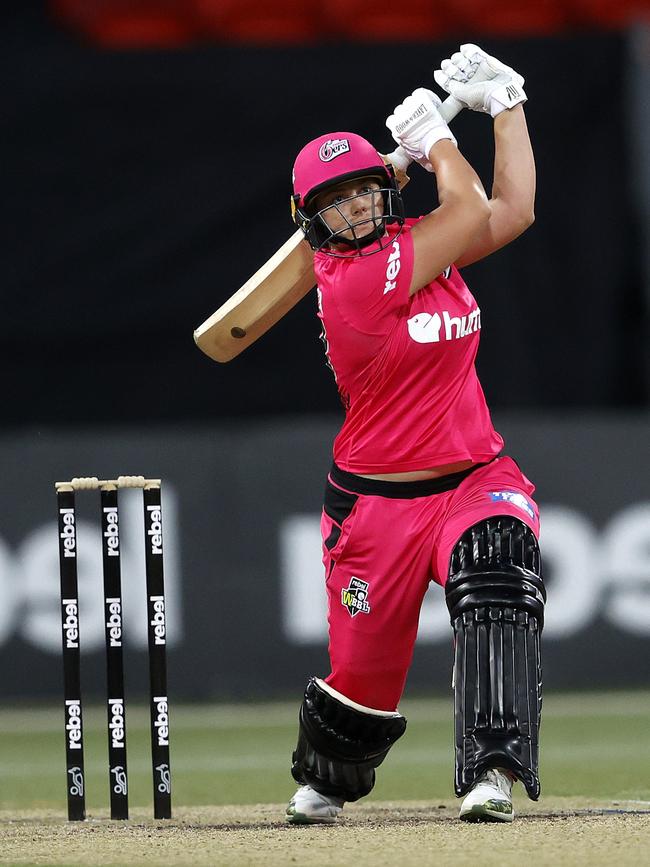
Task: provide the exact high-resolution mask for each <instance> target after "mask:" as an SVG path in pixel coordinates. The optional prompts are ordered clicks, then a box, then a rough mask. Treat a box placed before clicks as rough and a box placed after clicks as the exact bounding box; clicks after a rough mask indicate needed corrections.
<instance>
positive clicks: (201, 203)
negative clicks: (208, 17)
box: [0, 0, 650, 700]
mask: <svg viewBox="0 0 650 867" xmlns="http://www.w3.org/2000/svg"><path fill="white" fill-rule="evenodd" d="M72 2H73V0H65V2H64V0H57V3H56V4H55V5H58V6H65V5H66V3H72ZM109 2H110V0H93V2H92V3H91V2H90V0H89V2H88V3H87V4H80V5H79V4H78V5H79V8H81V9H89V10H90V9H94V8H96V7H97V6H101V5H102V3H104V4H107V3H109ZM116 2H117V0H116ZM147 2H148V3H149V5H151V3H153V2H154V0H147ZM287 2H288V0H285V2H283V4H278V5H285V6H286V3H287ZM188 3H189V0H188ZM377 4H378V6H380V5H381V3H379V0H377ZM122 5H123V8H126V7H127V6H128V4H126V3H123V4H122ZM145 5H146V4H145ZM167 5H169V6H171V5H173V0H168V4H167ZM186 5H187V4H186ZM324 5H325V6H327V2H325V4H324ZM357 5H358V4H357ZM496 5H497V6H499V8H500V9H502V7H503V6H504V5H506V6H507V3H506V2H505V0H504V2H502V3H500V4H496ZM421 6H422V4H419V6H418V8H421ZM547 6H548V7H549V8H550V7H551V6H552V4H551V3H549V4H547ZM4 8H5V17H4V20H3V21H2V22H1V23H2V26H1V28H0V70H1V73H2V77H1V80H2V83H3V84H2V96H1V104H2V109H3V111H2V114H3V134H2V136H1V137H0V171H1V172H2V197H1V199H0V201H1V202H2V211H1V212H0V213H1V216H0V221H1V229H2V231H1V232H0V238H1V239H2V241H1V243H2V248H1V254H2V255H1V260H0V261H1V262H2V277H3V279H2V290H1V296H0V297H1V299H2V305H1V307H0V366H1V369H2V372H3V383H4V386H5V387H4V393H3V397H4V400H3V402H2V416H1V417H2V420H3V425H2V429H1V430H0V478H1V479H2V482H3V495H2V497H0V663H1V665H2V670H3V672H4V676H3V678H2V679H1V682H0V692H1V694H2V695H4V696H6V697H8V698H11V699H12V700H14V699H15V698H16V697H21V698H26V699H29V698H31V697H43V696H45V695H49V696H54V695H56V694H58V692H59V690H60V671H59V669H60V663H59V658H58V656H59V654H58V650H57V649H56V647H54V648H53V649H52V648H51V649H50V650H49V651H48V652H46V651H44V650H43V647H42V642H40V643H39V640H38V639H39V633H38V629H39V624H40V625H43V626H44V625H45V624H48V628H50V630H51V629H52V628H54V630H55V631H54V633H53V634H54V635H55V638H56V630H57V629H58V628H59V627H60V624H59V621H58V609H57V607H56V606H57V593H58V590H57V584H58V575H57V562H56V556H57V555H56V520H55V517H56V513H55V498H54V490H53V482H54V481H55V480H56V479H57V478H70V477H72V476H73V475H91V474H98V475H99V476H104V477H114V476H116V475H118V474H121V473H145V474H148V475H151V476H158V475H161V476H162V477H163V479H164V485H163V490H172V491H174V492H175V493H176V495H177V498H178V516H177V517H178V525H177V526H176V527H175V532H176V534H177V537H178V545H179V547H178V550H177V551H176V553H175V556H176V558H177V559H178V569H177V570H176V579H177V581H178V587H179V588H180V590H179V600H178V601H179V603H180V604H179V610H178V611H177V612H176V616H177V619H178V620H179V621H180V624H181V627H182V628H181V633H180V637H179V640H178V642H177V643H176V644H175V645H174V646H171V647H170V692H171V694H172V695H173V696H174V697H179V698H180V697H185V698H196V699H199V698H215V697H216V698H222V697H236V698H243V697H251V698H254V697H258V696H259V697H261V696H273V695H286V694H288V693H289V692H291V693H292V694H298V692H299V690H300V689H301V687H302V684H303V683H304V682H305V679H306V677H307V676H308V675H310V674H313V673H315V672H316V673H318V672H320V673H324V671H325V669H326V645H325V642H324V641H323V640H322V639H320V640H314V641H313V642H310V643H307V644H304V645H296V643H295V642H293V643H292V641H291V636H290V634H289V631H288V630H287V627H286V623H284V622H283V620H282V605H283V601H282V600H283V597H282V594H283V588H284V586H285V585H284V584H283V580H284V579H283V571H282V569H283V567H282V563H281V559H282V558H281V545H280V537H281V528H282V522H283V521H285V520H286V519H287V518H291V517H292V516H294V515H296V514H298V515H301V514H306V515H310V516H311V517H312V518H314V519H315V520H317V516H318V509H319V504H320V498H321V492H322V482H323V477H324V474H325V471H326V468H327V466H328V464H329V461H330V444H331V439H332V436H333V434H334V432H335V431H336V429H337V426H338V425H339V423H340V419H341V411H340V408H339V405H338V397H337V394H336V388H335V385H334V382H333V380H332V378H331V374H330V372H329V371H328V369H327V368H326V367H325V364H324V363H323V362H324V359H323V355H322V345H321V343H320V341H319V340H318V334H319V331H320V328H319V325H318V321H317V319H316V316H315V298H314V297H313V296H310V297H308V298H306V299H305V300H303V301H302V302H301V303H300V304H299V305H298V306H297V307H296V308H295V309H294V310H293V311H292V312H291V313H290V314H289V315H288V316H287V317H286V318H285V319H284V320H283V321H281V322H280V323H279V324H278V325H277V326H276V327H275V328H274V329H272V331H271V332H270V333H269V334H267V335H265V336H264V337H263V338H262V339H260V341H259V342H258V343H257V344H255V345H254V346H252V347H251V348H250V349H249V350H247V351H246V352H245V353H244V354H243V355H242V356H240V357H239V358H238V359H236V360H235V361H233V362H231V363H230V364H227V365H218V364H216V363H214V362H212V361H210V360H209V359H208V358H206V357H205V356H203V355H202V354H201V353H200V352H199V351H198V350H197V349H196V348H195V346H194V344H193V340H192V332H193V329H194V328H195V327H196V326H197V325H199V324H200V322H201V321H203V320H204V319H205V318H206V317H207V316H208V315H210V314H211V313H212V312H213V311H214V310H215V309H216V308H217V307H218V306H219V305H220V304H221V303H222V302H223V301H224V300H225V299H226V298H227V297H229V296H230V295H231V294H232V293H233V292H234V291H235V290H236V289H237V288H238V287H239V286H240V285H241V284H242V283H243V282H244V281H245V280H246V279H247V278H248V277H249V276H250V275H251V274H252V273H253V272H254V271H255V270H256V269H257V268H258V267H259V266H260V265H261V264H262V263H263V262H264V261H265V260H266V259H267V258H268V257H269V256H270V255H271V254H272V253H273V252H274V251H275V250H276V249H277V248H278V247H279V246H280V244H282V243H283V242H284V241H285V240H286V238H287V237H288V236H289V235H290V234H291V233H292V232H293V230H294V227H293V225H292V223H291V220H290V216H289V194H290V176H291V167H292V162H293V159H294V157H295V154H296V153H297V151H298V150H299V149H300V147H301V146H302V145H303V144H304V143H305V142H306V141H307V140H309V139H310V138H312V137H314V136H315V135H318V134H321V133H323V132H326V131H332V132H333V131H340V130H346V129H347V130H352V131H356V132H358V133H361V134H362V135H365V136H367V137H368V138H370V139H371V140H372V141H373V143H375V144H376V145H377V147H378V148H379V149H380V150H383V151H388V150H391V149H392V143H391V141H390V137H389V135H388V132H387V130H386V128H385V126H384V118H385V117H386V115H387V114H388V113H389V112H390V111H392V108H393V106H394V105H395V104H397V103H398V102H399V101H401V100H402V99H403V98H404V96H405V95H407V94H408V93H409V92H411V91H412V90H413V89H414V88H415V87H417V86H421V85H423V84H424V85H426V84H430V85H431V83H432V75H431V73H432V70H433V69H434V68H435V67H436V66H437V65H438V63H439V62H440V60H441V59H442V58H443V57H445V56H448V55H449V54H450V53H452V52H453V51H454V50H456V48H457V46H458V44H459V42H461V41H476V42H478V43H479V44H480V45H482V46H483V47H484V48H486V49H487V50H489V51H490V52H492V53H494V54H496V55H497V56H498V57H500V58H502V59H503V60H504V61H505V62H507V63H510V64H512V65H513V66H514V67H515V68H517V69H519V70H521V72H522V73H523V74H524V75H525V76H526V90H527V92H528V95H529V102H528V103H527V105H526V114H527V117H528V121H529V125H530V129H531V135H532V139H533V143H534V148H535V153H536V158H537V166H538V182H539V183H538V196H537V221H536V223H535V225H534V226H533V227H532V228H531V229H530V230H529V231H528V232H527V233H526V234H525V235H524V236H523V237H522V238H520V239H518V240H517V241H516V242H514V243H513V244H511V245H510V246H508V248H507V249H506V250H503V251H501V252H499V253H496V254H495V255H493V256H491V257H490V258H489V259H488V260H486V261H485V262H482V263H479V264H476V265H474V266H472V267H470V268H468V269H466V271H465V277H466V279H467V281H468V283H469V285H470V287H471V288H472V290H473V291H474V293H475V295H476V297H477V299H478V302H479V304H480V306H481V310H482V317H481V319H482V341H481V350H480V354H479V368H480V375H481V378H482V382H483V384H484V387H485V390H486V393H487V396H488V400H489V402H490V405H491V406H492V408H493V409H494V411H495V422H496V426H497V428H498V429H499V430H501V431H502V432H503V433H504V435H505V436H506V441H507V444H508V450H509V452H510V453H511V454H513V455H514V456H515V457H516V458H517V459H518V460H519V461H520V462H521V464H522V467H523V468H524V471H525V472H526V473H527V474H528V475H529V476H530V477H531V478H532V479H533V480H534V481H535V483H536V484H537V486H538V493H537V497H538V500H539V503H540V505H541V512H542V534H544V532H545V530H544V527H545V515H546V516H547V518H546V526H547V527H548V531H547V538H546V541H545V540H544V536H543V535H542V545H543V548H544V546H545V550H546V552H547V553H546V555H545V556H546V560H545V572H546V578H547V581H548V585H549V607H548V612H549V618H548V622H547V629H546V632H545V642H546V650H545V659H546V663H545V664H546V669H545V679H546V684H547V685H548V686H549V688H551V689H560V688H567V689H568V688H578V687H590V688H591V687H593V688H595V687H608V688H611V687H615V686H632V685H647V656H648V654H647V648H648V636H649V635H650V606H649V605H648V602H647V600H648V599H649V598H650V595H649V594H650V542H649V541H648V540H650V497H649V496H648V490H649V489H650V461H649V460H648V458H649V449H648V444H649V443H650V413H649V412H648V407H649V406H650V385H649V382H650V380H649V374H650V362H649V357H650V356H649V353H648V345H649V342H648V336H649V334H650V332H649V330H648V309H649V306H648V298H650V292H649V291H648V273H647V268H648V264H649V263H650V259H648V256H647V251H646V249H645V248H646V246H647V240H649V239H650V231H649V229H648V221H650V167H649V163H650V157H649V155H648V154H649V147H648V141H649V140H650V129H649V128H648V121H647V118H648V117H650V115H649V114H648V111H647V100H648V96H647V94H648V92H650V85H648V84H647V83H645V82H647V81H648V62H649V57H650V48H649V47H648V46H650V37H648V32H649V31H643V29H642V28H640V27H633V28H628V29H621V28H618V29H615V28H609V29H604V28H601V29H598V28H596V27H589V28H575V27H574V28H568V29H563V30H557V31H556V32H554V34H550V33H545V34H544V35H539V34H538V35H535V33H534V32H533V31H532V30H525V29H524V32H519V33H517V34H516V35H514V34H510V35H508V36H505V35H504V34H503V32H501V33H497V32H495V31H494V30H490V31H489V32H487V33H486V32H482V31H481V30H480V29H478V28H477V29H476V30H473V29H472V26H471V22H469V21H467V22H466V23H465V26H464V28H463V30H462V32H459V33H454V34H447V35H444V36H443V35H441V36H440V37H439V38H435V39H434V38H420V39H418V40H417V41H409V42H407V41H402V42H396V41H391V42H386V41H374V42H369V41H367V40H364V41H355V40H354V39H352V38H346V39H343V38H341V37H340V34H339V36H336V35H333V34H331V33H330V34H329V35H328V37H327V38H323V39H313V40H311V41H310V42H309V43H307V44H299V43H295V42H294V43H292V44H288V43H282V42H278V43H276V44H274V45H268V44H266V45H262V44H260V43H259V41H258V42H255V43H250V42H249V43H246V42H244V41H242V40H238V41H235V40H229V39H225V38H222V39H212V40H210V39H203V40H201V39H189V40H188V41H186V42H183V43H182V44H178V45H174V46H171V45H170V46H167V47H161V46H160V45H153V44H147V45H138V46H134V45H129V46H128V47H125V46H124V45H123V44H121V43H120V39H118V38H117V37H114V42H115V41H116V42H117V43H120V44H114V42H111V44H110V45H106V44H97V43H96V41H95V43H93V42H92V41H91V40H90V39H89V38H87V36H84V35H83V33H82V32H81V31H80V30H78V29H77V30H75V28H73V27H71V26H70V27H67V26H64V25H63V23H61V21H59V22H58V23H56V22H55V20H54V18H53V17H52V16H51V14H50V13H49V12H48V11H47V9H46V6H45V3H43V2H37V0H26V2H22V3H20V2H17V0H16V2H14V3H8V4H5V7H4ZM233 8H234V7H233ZM300 8H301V9H307V6H306V4H304V3H303V4H301V7H300ZM309 8H311V7H309ZM436 8H437V7H436ZM531 8H532V7H531ZM535 8H538V7H537V6H535ZM540 8H541V7H540ZM544 8H546V6H545V7H544ZM603 8H604V6H603ZM501 20H503V19H501ZM484 23H485V22H484ZM120 32H122V31H120ZM644 33H645V36H644ZM120 38H122V37H120ZM644 76H645V78H644ZM644 124H645V126H644ZM453 126H454V131H455V133H456V135H457V137H458V139H459V142H460V146H461V148H462V149H463V151H464V152H465V153H466V155H467V156H468V158H469V159H470V161H471V162H472V163H473V164H474V165H475V166H476V167H477V169H478V170H479V172H480V174H481V176H482V177H483V179H484V181H485V183H486V185H487V186H488V188H489V183H490V180H491V178H490V175H491V164H492V159H493V148H492V140H491V139H492V137H491V130H490V126H491V124H490V120H489V118H487V117H485V116H479V115H476V114H472V113H469V112H465V113H463V114H461V115H460V116H459V117H458V118H457V119H456V120H455V121H454V124H453ZM644 129H645V132H644ZM644 135H645V138H644ZM412 177H413V180H412V182H411V184H410V185H409V187H408V188H407V190H406V191H405V199H406V203H407V210H408V212H409V213H411V214H415V215H417V214H420V213H424V212H426V211H427V210H429V209H430V208H431V207H432V206H434V205H435V198H434V189H433V182H432V179H431V178H430V177H429V176H427V175H426V174H424V173H423V172H421V171H420V170H419V169H418V168H417V167H414V168H413V169H412ZM644 184H645V186H644ZM80 499H81V497H80ZM95 505H96V504H94V503H93V502H92V498H91V499H88V500H86V502H85V505H84V508H85V509H86V510H87V514H88V515H92V514H93V512H92V509H93V508H94V506H95ZM563 510H564V511H563ZM562 515H566V521H565V522H563V520H562ZM551 519H552V520H551ZM169 523H170V524H171V523H172V521H171V520H170V522H169ZM133 532H134V533H136V532H140V529H139V528H137V527H134V529H133ZM168 550H169V549H168ZM313 561H314V563H315V564H316V567H317V568H318V567H319V560H318V551H317V550H315V551H314V558H313ZM166 565H169V566H170V568H169V573H170V577H171V574H172V572H173V569H172V568H171V558H166ZM97 573H98V574H91V573H88V574H87V576H86V580H87V581H88V582H91V583H92V582H93V581H94V582H95V583H96V584H97V585H98V582H101V575H100V574H99V568H98V569H97ZM131 580H136V578H132V579H131ZM316 580H318V579H316ZM581 582H582V583H581ZM587 590H588V592H587ZM583 591H585V592H583ZM555 600H568V601H566V610H567V611H569V613H570V614H571V617H572V618H573V620H572V628H571V630H569V631H568V632H566V633H562V632H561V630H560V629H558V626H559V625H560V624H561V621H562V614H563V611H562V610H561V608H562V605H563V604H565V602H556V601H555ZM173 601H174V600H173V599H172V600H171V603H170V604H172V605H173ZM553 606H555V608H554V607H553ZM554 611H555V614H554V613H553V612H554ZM564 613H566V612H564ZM84 617H86V612H85V611H84V609H83V600H82V610H81V619H82V626H81V629H82V644H83V629H84V623H86V624H87V623H88V618H87V617H86V620H84ZM52 624H54V627H52ZM549 624H550V625H549ZM96 625H97V624H96ZM99 625H101V624H99ZM554 630H555V632H554ZM50 634H52V633H51V632H50ZM423 639H424V640H423V642H421V644H420V645H419V647H418V650H417V652H416V657H415V661H414V667H413V669H412V673H411V677H410V680H409V688H410V689H414V690H420V691H422V692H428V691H431V690H434V689H435V690H443V689H444V690H447V689H448V683H449V665H450V655H451V643H450V638H449V636H446V637H445V638H444V639H442V638H436V639H435V641H433V640H429V641H427V636H426V635H424V636H423ZM429 639H431V636H429ZM127 641H128V636H127ZM86 649H87V650H88V653H87V654H86V656H87V659H86V663H85V669H84V671H85V683H86V684H87V688H88V690H89V691H90V692H93V691H94V692H95V694H98V693H100V692H101V689H102V685H103V680H102V674H101V672H102V670H103V664H104V663H103V655H102V653H101V651H98V650H97V649H95V650H92V649H90V648H86ZM129 654H133V656H134V657H136V658H137V662H138V664H139V666H140V669H141V675H142V677H141V680H140V682H139V683H140V686H141V688H142V690H144V686H145V676H144V671H145V666H146V661H145V653H144V652H143V651H142V650H141V649H138V648H136V647H133V646H132V647H131V648H130V649H129ZM131 658H133V657H130V660H129V661H131ZM129 670H131V667H130V669H129ZM297 691H298V692H297Z"/></svg>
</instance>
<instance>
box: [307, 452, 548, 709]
mask: <svg viewBox="0 0 650 867" xmlns="http://www.w3.org/2000/svg"><path fill="white" fill-rule="evenodd" d="M534 490H535V488H534V486H533V485H532V484H531V482H530V481H529V480H528V479H527V478H526V477H525V476H524V475H523V473H522V472H521V470H520V469H519V467H518V466H517V464H516V463H515V462H514V461H513V460H512V458H509V457H499V458H495V459H494V460H493V461H491V462H490V463H488V464H484V465H482V466H479V467H478V468H476V469H471V470H469V471H467V470H466V471H463V472H461V473H454V474H453V475H450V476H444V477H442V478H438V479H431V480H427V481H421V482H384V481H374V480H371V479H364V478H362V477H360V476H355V475H353V474H352V473H347V472H344V471H342V470H340V469H339V468H338V467H336V466H333V467H332V470H331V472H330V474H329V476H328V479H327V486H326V490H325V503H324V508H323V514H322V519H321V533H322V538H323V563H324V565H325V574H326V585H327V595H328V623H329V655H330V663H331V667H332V671H331V674H330V675H329V676H328V677H327V678H326V680H327V683H329V684H330V685H331V686H332V687H333V688H334V689H336V690H338V691H339V692H341V693H343V695H345V696H347V697H348V698H350V699H352V700H353V701H356V702H358V703H359V704H362V705H365V706H366V707H371V708H375V709H377V710H390V711H393V710H395V709H396V708H397V704H398V702H399V699H400V697H401V695H402V691H403V689H404V683H405V681H406V675H407V672H408V668H409V665H410V664H411V658H412V655H413V645H414V643H415V638H416V634H417V628H418V620H419V616H420V608H421V606H422V599H423V598H424V594H425V593H426V590H427V587H428V585H429V582H430V581H435V582H436V583H437V584H440V585H441V586H442V587H444V585H445V582H446V580H447V575H448V571H449V559H450V555H451V552H452V550H453V548H454V546H455V545H456V542H457V541H458V539H459V538H460V536H461V535H462V534H463V533H464V532H465V530H467V529H468V528H469V527H471V526H472V525H473V524H476V523H477V522H478V521H481V520H483V519H484V518H488V517H491V516H495V515H510V516H512V517H515V518H519V519H520V520H521V521H523V522H524V523H525V524H527V525H528V526H529V527H530V528H531V530H532V531H533V532H534V533H535V535H536V536H539V513H538V509H537V506H536V504H535V503H534V501H533V500H532V499H531V495H532V494H533V492H534ZM450 634H451V633H450Z"/></svg>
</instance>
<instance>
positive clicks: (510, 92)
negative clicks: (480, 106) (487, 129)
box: [489, 84, 528, 117]
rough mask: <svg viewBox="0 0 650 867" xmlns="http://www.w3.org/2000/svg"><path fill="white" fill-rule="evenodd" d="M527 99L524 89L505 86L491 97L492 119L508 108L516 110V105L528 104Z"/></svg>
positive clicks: (499, 88)
mask: <svg viewBox="0 0 650 867" xmlns="http://www.w3.org/2000/svg"><path fill="white" fill-rule="evenodd" d="M527 99H528V97H527V96H526V94H525V93H524V90H523V88H522V87H514V86H513V85H505V84H504V85H502V86H501V87H498V88H497V89H496V90H495V91H494V92H493V93H492V94H491V95H490V105H489V110H490V114H491V115H492V117H496V116H497V115H498V114H501V112H502V111H505V110H506V109H507V108H514V107H515V106H516V105H520V104H521V103H523V102H526V101H527Z"/></svg>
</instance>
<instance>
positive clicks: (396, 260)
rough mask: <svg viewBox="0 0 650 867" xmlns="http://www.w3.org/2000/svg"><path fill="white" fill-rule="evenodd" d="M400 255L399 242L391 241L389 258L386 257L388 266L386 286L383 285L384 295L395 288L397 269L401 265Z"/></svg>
mask: <svg viewBox="0 0 650 867" xmlns="http://www.w3.org/2000/svg"><path fill="white" fill-rule="evenodd" d="M400 255H401V251H400V247H399V241H393V249H392V251H391V254H390V256H389V257H388V264H387V265H386V284H385V285H384V295H385V294H386V293H387V292H390V291H391V289H394V288H395V287H396V286H397V275H398V274H399V269H400V268H401V265H402V263H401V260H400Z"/></svg>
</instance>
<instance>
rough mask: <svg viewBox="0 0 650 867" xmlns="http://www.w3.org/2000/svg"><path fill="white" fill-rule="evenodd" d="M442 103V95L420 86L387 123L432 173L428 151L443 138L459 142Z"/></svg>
mask: <svg viewBox="0 0 650 867" xmlns="http://www.w3.org/2000/svg"><path fill="white" fill-rule="evenodd" d="M440 104H441V100H440V98H439V97H438V96H436V94H435V93H434V92H433V91H432V90H427V89H426V88H424V87H418V88H417V90H414V91H413V93H412V94H411V95H410V96H407V97H406V99H405V100H404V102H402V103H401V105H398V106H396V107H395V110H394V112H393V114H391V115H390V116H389V117H387V118H386V126H387V127H388V129H389V130H390V131H391V135H392V136H393V138H394V139H395V141H396V142H397V144H399V145H401V146H402V147H403V148H404V150H405V151H406V152H407V154H408V155H409V156H410V157H411V159H412V160H415V162H418V163H419V164H420V165H421V166H424V168H425V169H426V170H427V171H429V172H432V171H433V166H432V165H431V163H430V162H429V151H430V150H431V148H432V147H433V145H434V144H435V143H436V142H438V141H440V139H443V138H448V139H450V140H451V141H453V143H454V144H457V142H456V139H455V138H454V136H453V133H452V132H451V130H450V129H449V127H448V126H447V124H446V122H445V121H444V120H443V117H442V115H441V114H440V112H439V111H438V106H439V105H440Z"/></svg>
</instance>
